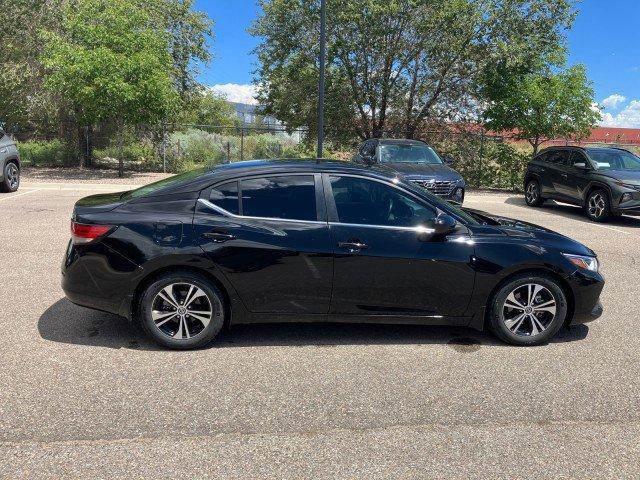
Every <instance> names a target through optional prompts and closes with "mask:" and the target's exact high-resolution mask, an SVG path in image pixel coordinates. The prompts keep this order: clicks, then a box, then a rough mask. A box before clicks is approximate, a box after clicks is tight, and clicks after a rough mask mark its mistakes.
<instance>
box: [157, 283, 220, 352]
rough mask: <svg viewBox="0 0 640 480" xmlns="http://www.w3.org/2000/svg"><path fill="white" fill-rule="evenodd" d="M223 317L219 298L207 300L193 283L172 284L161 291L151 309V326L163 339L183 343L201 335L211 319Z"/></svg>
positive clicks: (201, 290)
mask: <svg viewBox="0 0 640 480" xmlns="http://www.w3.org/2000/svg"><path fill="white" fill-rule="evenodd" d="M220 315H222V305H221V303H220V300H219V299H218V298H215V297H214V298H213V299H210V298H209V296H208V295H207V294H206V293H205V291H204V290H203V289H202V288H200V287H198V286H197V285H194V284H192V283H186V282H181V283H172V284H170V285H167V286H166V287H164V288H163V289H162V290H160V291H159V292H158V293H157V294H156V296H155V298H154V299H153V303H152V305H151V318H152V319H153V323H154V325H155V326H156V328H157V329H158V330H160V332H162V333H163V334H164V335H166V336H168V337H171V338H173V339H176V340H185V339H189V338H193V337H195V336H197V335H199V334H201V333H202V332H203V331H204V330H205V329H206V328H207V326H208V325H209V323H210V322H211V319H212V318H213V317H214V316H220Z"/></svg>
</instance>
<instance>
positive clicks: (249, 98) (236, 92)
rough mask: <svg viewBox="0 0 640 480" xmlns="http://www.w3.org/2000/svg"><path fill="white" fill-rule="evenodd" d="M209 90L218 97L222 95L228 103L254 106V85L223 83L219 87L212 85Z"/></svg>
mask: <svg viewBox="0 0 640 480" xmlns="http://www.w3.org/2000/svg"><path fill="white" fill-rule="evenodd" d="M210 88H211V90H212V91H213V92H215V93H217V94H219V95H222V96H223V97H225V98H226V99H227V100H228V101H230V102H236V103H247V104H249V105H256V104H257V103H258V101H257V100H256V98H255V97H256V93H257V90H258V88H257V87H256V86H255V85H250V84H239V83H223V84H219V85H212V86H211V87H210Z"/></svg>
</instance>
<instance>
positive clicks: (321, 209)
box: [198, 172, 327, 225]
mask: <svg viewBox="0 0 640 480" xmlns="http://www.w3.org/2000/svg"><path fill="white" fill-rule="evenodd" d="M283 176H304V177H313V178H314V186H315V194H316V220H298V219H295V218H278V217H256V216H250V215H244V214H243V209H242V181H243V180H250V179H253V178H268V177H283ZM234 181H235V182H237V183H238V202H239V206H238V211H239V212H240V213H239V214H235V213H232V212H229V211H228V210H225V209H224V208H222V207H219V206H218V205H216V204H214V203H212V202H211V201H210V200H209V195H210V194H211V190H212V189H214V188H215V187H217V186H219V185H224V184H226V183H230V182H234ZM318 186H322V177H321V174H320V173H315V172H278V173H268V174H266V175H248V176H245V177H234V178H228V179H225V180H220V181H218V182H216V183H214V184H212V185H210V186H209V187H207V188H205V189H204V190H202V191H201V192H200V196H199V197H198V203H200V204H201V205H203V206H204V207H206V208H207V209H209V210H213V211H215V212H216V213H218V214H219V215H222V216H224V217H228V218H235V219H238V220H242V219H245V220H269V221H277V222H289V223H307V224H308V223H317V224H325V225H326V224H327V206H326V200H325V195H324V191H323V190H324V189H323V190H320V189H319V188H318ZM323 218H324V220H322V219H323Z"/></svg>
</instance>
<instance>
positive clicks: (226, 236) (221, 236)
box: [202, 232, 236, 243]
mask: <svg viewBox="0 0 640 480" xmlns="http://www.w3.org/2000/svg"><path fill="white" fill-rule="evenodd" d="M202 236H203V237H204V238H208V239H209V240H213V241H214V242H215V243H222V242H227V241H229V240H233V239H235V238H236V236H235V235H232V234H231V233H225V232H205V233H203V234H202Z"/></svg>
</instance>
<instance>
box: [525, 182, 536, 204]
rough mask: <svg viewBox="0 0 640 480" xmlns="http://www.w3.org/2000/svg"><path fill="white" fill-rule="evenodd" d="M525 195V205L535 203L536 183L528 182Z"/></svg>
mask: <svg viewBox="0 0 640 480" xmlns="http://www.w3.org/2000/svg"><path fill="white" fill-rule="evenodd" d="M525 195H526V198H527V203H536V202H537V201H538V184H537V183H536V182H530V183H529V185H528V186H527V192H526V193H525Z"/></svg>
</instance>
